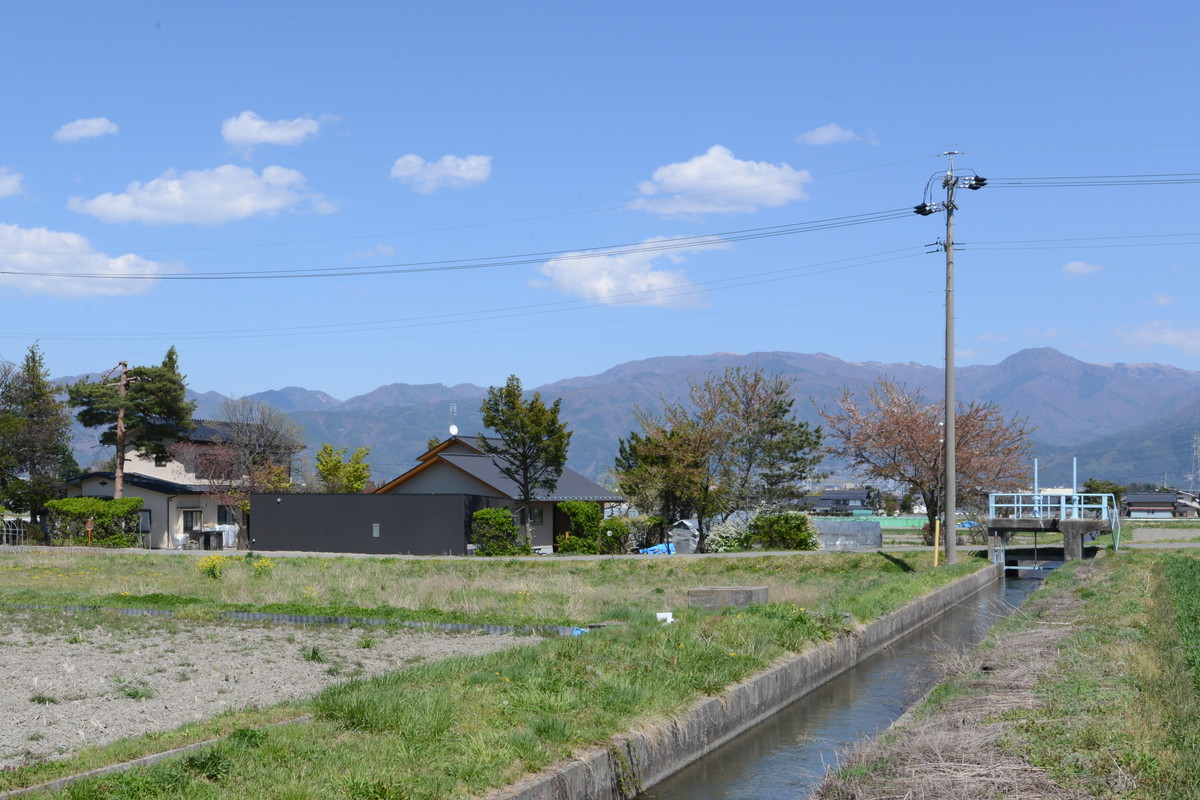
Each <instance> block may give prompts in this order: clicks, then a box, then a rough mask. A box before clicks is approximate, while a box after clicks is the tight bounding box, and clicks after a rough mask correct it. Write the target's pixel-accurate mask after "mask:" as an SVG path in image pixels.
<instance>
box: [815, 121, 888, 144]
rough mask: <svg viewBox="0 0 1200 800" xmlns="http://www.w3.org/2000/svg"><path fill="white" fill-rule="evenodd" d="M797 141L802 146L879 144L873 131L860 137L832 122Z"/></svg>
mask: <svg viewBox="0 0 1200 800" xmlns="http://www.w3.org/2000/svg"><path fill="white" fill-rule="evenodd" d="M796 141H797V142H799V143H800V144H811V145H824V144H838V143H839V142H860V141H867V142H870V143H871V144H879V142H878V141H877V140H876V139H875V133H874V132H873V131H867V133H866V135H860V134H857V133H855V132H854V131H852V130H850V129H849V128H843V127H842V126H841V125H838V124H837V123H836V122H831V123H829V124H828V125H822V126H821V127H819V128H813V129H812V130H811V131H805V132H804V133H802V134H800V135H799V136H797V137H796Z"/></svg>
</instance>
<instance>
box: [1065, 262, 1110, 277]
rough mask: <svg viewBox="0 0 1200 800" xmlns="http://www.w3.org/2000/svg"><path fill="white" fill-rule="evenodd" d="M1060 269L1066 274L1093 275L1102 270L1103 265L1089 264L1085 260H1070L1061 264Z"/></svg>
mask: <svg viewBox="0 0 1200 800" xmlns="http://www.w3.org/2000/svg"><path fill="white" fill-rule="evenodd" d="M1062 271H1063V272H1065V273H1067V274H1068V275H1094V274H1095V273H1097V272H1103V271H1104V267H1102V266H1100V265H1099V264H1089V263H1087V262H1086V261H1071V262H1068V263H1066V264H1063V268H1062Z"/></svg>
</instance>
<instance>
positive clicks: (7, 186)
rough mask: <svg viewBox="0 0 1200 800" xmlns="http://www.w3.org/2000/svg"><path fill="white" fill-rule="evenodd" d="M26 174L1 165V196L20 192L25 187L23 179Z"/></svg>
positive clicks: (10, 195) (9, 195)
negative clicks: (22, 182)
mask: <svg viewBox="0 0 1200 800" xmlns="http://www.w3.org/2000/svg"><path fill="white" fill-rule="evenodd" d="M23 180H25V176H24V175H22V174H21V173H19V172H16V171H15V170H11V169H9V168H8V167H0V197H12V196H13V195H15V194H20V193H21V190H22V189H23V187H22V186H21V181H23Z"/></svg>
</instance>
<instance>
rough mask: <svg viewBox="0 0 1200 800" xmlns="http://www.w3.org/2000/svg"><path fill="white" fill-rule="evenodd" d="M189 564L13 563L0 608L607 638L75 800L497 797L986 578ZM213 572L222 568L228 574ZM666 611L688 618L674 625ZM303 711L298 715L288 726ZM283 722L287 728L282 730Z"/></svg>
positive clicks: (854, 561) (460, 662)
mask: <svg viewBox="0 0 1200 800" xmlns="http://www.w3.org/2000/svg"><path fill="white" fill-rule="evenodd" d="M256 558H257V557H254V558H246V559H230V560H228V561H226V562H223V563H222V566H221V569H220V570H219V571H218V573H219V575H220V577H219V578H213V577H211V572H212V570H209V572H208V573H207V574H206V573H205V572H203V571H201V569H200V568H199V567H201V566H202V563H201V562H199V561H196V560H194V559H190V558H182V557H170V556H137V557H130V556H122V555H119V554H114V555H101V556H92V555H79V554H66V553H55V552H38V553H32V552H27V553H21V554H19V555H10V556H7V557H4V558H0V603H21V604H34V605H39V604H45V605H62V604H79V605H101V606H104V607H109V608H111V607H120V606H126V607H147V606H155V607H164V608H173V609H177V610H180V611H184V612H186V613H187V614H188V615H195V616H201V617H203V616H205V615H212V613H213V612H214V611H218V610H222V609H226V608H231V607H237V608H243V609H250V610H272V609H279V608H286V609H288V610H291V611H295V612H298V613H308V614H335V613H336V614H339V615H347V616H355V615H357V614H358V613H360V612H361V613H362V614H364V615H369V616H384V617H389V618H394V619H414V618H417V619H420V618H424V619H454V620H456V621H466V622H504V623H520V624H546V623H556V624H571V625H586V624H589V623H595V622H602V621H616V622H620V623H622V624H618V625H612V626H607V627H604V628H600V629H596V630H593V632H591V633H589V634H587V635H585V636H579V637H573V638H558V639H552V640H546V641H541V642H538V641H531V643H530V645H529V646H526V647H518V648H516V649H514V650H508V651H504V652H501V653H494V654H491V655H487V656H480V657H474V658H457V659H450V660H447V661H442V662H437V663H428V664H421V665H418V666H415V667H411V668H408V669H404V670H400V671H398V672H395V673H392V674H389V675H387V676H384V677H380V678H374V679H365V680H353V681H348V682H346V683H344V684H341V685H339V686H337V687H334V688H333V689H330V690H327V691H326V692H324V693H322V694H320V695H318V696H317V697H316V698H314V699H313V700H312V701H311V702H310V703H306V704H301V705H300V706H297V707H296V708H295V711H296V712H298V713H312V714H314V715H315V717H314V719H313V721H312V722H310V723H307V724H303V725H293V726H285V727H278V728H269V729H264V728H261V727H259V726H260V725H261V722H262V721H263V712H262V711H250V712H246V713H245V716H244V717H243V716H239V714H237V713H234V714H229V715H226V716H225V717H223V718H222V719H221V720H220V722H219V725H218V726H216V727H218V728H219V729H220V730H223V731H235V732H236V733H235V734H234V736H233V738H232V739H230V740H229V741H227V742H225V743H222V744H220V745H217V746H215V747H213V748H209V749H208V750H205V751H203V753H202V754H200V755H193V756H189V757H186V758H183V759H177V760H175V761H172V762H169V763H166V764H163V765H160V766H156V767H153V768H150V769H143V770H135V771H133V772H130V773H124V774H121V775H114V776H106V777H103V778H96V779H89V780H87V781H84V782H81V783H79V784H75V785H73V786H72V787H71V788H70V789H68V790H67V791H66V794H65V796H68V797H73V798H118V797H120V798H160V797H161V798H165V797H171V798H193V797H194V798H202V797H203V798H216V797H245V796H248V795H253V796H256V797H264V798H291V799H295V798H308V797H311V798H328V797H351V798H444V797H469V796H476V795H479V794H481V793H483V792H484V791H486V789H487V788H488V787H493V786H501V785H505V784H508V783H510V782H511V781H513V780H515V779H516V778H517V777H519V776H520V775H522V774H524V773H526V772H529V771H533V770H537V769H540V768H542V767H544V766H546V765H547V764H549V763H551V762H553V761H555V760H557V759H560V758H563V757H565V756H566V755H568V754H569V753H570V752H571V751H572V750H574V749H576V748H579V747H582V746H586V745H590V744H596V743H600V742H603V741H606V740H607V739H608V738H609V737H611V736H613V735H615V734H617V733H619V732H621V731H623V730H627V729H629V728H630V727H632V726H634V725H638V724H646V723H652V722H654V721H655V720H660V719H664V718H667V717H669V716H671V715H673V714H675V713H677V712H679V711H680V710H681V709H683V708H685V707H687V706H688V705H690V704H691V703H693V702H694V701H695V700H696V699H698V698H699V697H701V696H703V695H705V694H716V693H719V692H720V691H721V690H722V689H723V688H724V687H725V686H728V685H729V684H731V683H733V682H735V681H738V680H741V679H743V678H745V677H747V676H749V675H751V674H753V673H754V672H756V671H758V670H761V669H762V668H764V667H765V666H767V665H768V664H769V663H771V662H772V661H774V660H776V659H778V658H779V657H781V656H783V655H785V654H786V653H788V652H795V651H799V650H802V649H804V648H806V647H808V646H810V645H811V644H812V643H813V642H817V641H821V640H824V639H828V638H830V637H833V636H837V635H839V634H841V633H844V632H846V631H847V630H848V629H849V628H850V627H851V626H852V625H853V624H854V623H855V622H856V621H857V622H862V621H868V620H871V619H875V618H877V617H879V616H880V615H882V614H884V613H887V612H888V611H891V610H893V609H895V608H898V607H899V606H901V605H903V604H905V603H906V602H908V601H910V600H912V599H914V598H916V597H918V596H921V595H923V594H925V593H926V592H928V591H929V590H930V589H932V588H935V587H936V586H940V585H944V584H945V583H948V582H950V581H951V580H953V579H955V578H957V577H960V576H962V575H965V574H967V573H969V572H971V571H974V570H977V569H979V568H980V567H981V566H982V565H983V562H981V561H977V560H973V559H962V561H961V563H960V564H958V565H956V566H954V567H950V568H946V567H942V568H939V569H938V570H933V569H932V568H931V563H932V556H931V554H930V553H927V552H913V553H904V554H901V555H887V554H878V553H872V554H843V555H819V554H806V555H796V556H786V555H780V556H763V557H754V558H729V559H715V558H708V559H705V558H695V559H692V558H660V559H655V558H646V559H604V560H597V561H565V560H556V559H548V560H546V561H512V560H487V559H470V560H467V559H462V560H440V559H439V560H412V559H378V560H376V559H365V560H360V559H278V560H277V561H276V563H274V564H273V565H272V566H271V568H270V569H269V570H267V569H263V568H261V567H260V568H259V569H258V570H257V573H258V574H257V575H256V570H255V563H256ZM210 563H211V562H210ZM711 585H765V586H768V587H769V590H770V596H771V601H772V602H771V603H770V604H768V605H765V606H757V607H752V608H750V609H746V610H742V611H728V610H727V611H726V612H724V613H711V612H701V611H693V610H690V609H688V608H687V607H686V590H687V589H688V588H690V587H697V586H711ZM657 611H672V612H673V613H674V614H675V618H676V620H677V621H676V623H674V624H672V625H668V626H663V625H660V624H658V623H657V622H656V620H655V618H654V613H655V612H657ZM290 711H291V710H290V709H289V713H290ZM272 716H275V715H272ZM213 729H214V726H213V725H209V726H198V727H197V728H196V730H195V731H189V732H179V733H177V734H175V735H172V736H165V737H164V736H157V737H153V738H151V739H148V740H146V741H140V740H139V741H133V742H125V743H121V744H119V745H114V746H111V747H109V748H101V749H98V750H95V751H89V752H85V753H83V754H80V755H79V756H77V757H76V758H75V759H73V760H72V761H69V762H65V763H63V762H46V763H42V764H35V765H29V766H26V767H21V768H18V769H16V770H12V771H8V772H4V773H0V790H2V789H5V788H11V787H15V786H22V785H30V784H32V783H37V782H39V781H44V780H48V779H51V778H53V777H57V776H59V775H63V774H71V773H72V772H74V771H76V770H78V769H79V768H81V767H82V766H84V765H87V766H96V765H99V764H103V763H109V762H111V761H115V760H119V759H123V758H129V757H132V756H134V755H137V754H139V753H143V752H156V751H157V750H159V749H161V748H162V747H163V742H164V741H169V742H170V744H171V745H173V746H177V745H178V744H181V743H182V742H184V741H187V740H189V739H191V740H196V739H198V738H203V736H204V735H211V734H212V732H213Z"/></svg>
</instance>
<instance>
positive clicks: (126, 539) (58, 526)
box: [46, 497, 142, 547]
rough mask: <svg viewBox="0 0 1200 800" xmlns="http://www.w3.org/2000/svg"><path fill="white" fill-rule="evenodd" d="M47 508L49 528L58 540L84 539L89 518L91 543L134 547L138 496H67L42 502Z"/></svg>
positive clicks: (139, 507)
mask: <svg viewBox="0 0 1200 800" xmlns="http://www.w3.org/2000/svg"><path fill="white" fill-rule="evenodd" d="M46 509H47V510H48V511H49V512H50V529H51V531H53V533H54V536H55V538H56V539H58V540H59V541H58V542H57V543H58V544H80V543H86V542H87V539H88V532H87V522H88V520H89V519H90V520H92V537H91V539H92V546H93V547H137V546H138V545H139V544H140V543H141V534H140V533H139V532H138V527H139V526H138V518H139V512H140V511H141V510H142V498H140V497H122V498H120V499H118V500H107V499H104V498H101V497H68V498H66V499H63V500H50V501H47V503H46Z"/></svg>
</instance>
